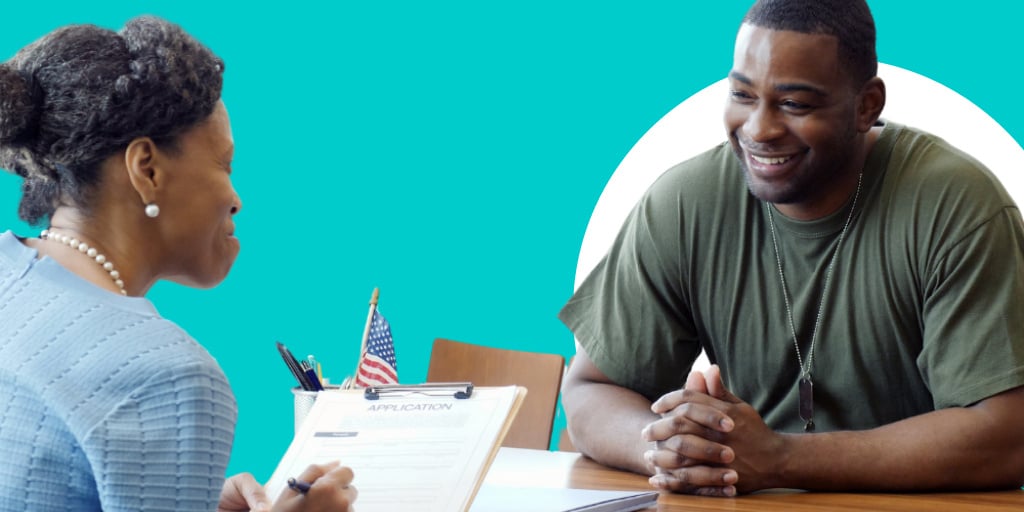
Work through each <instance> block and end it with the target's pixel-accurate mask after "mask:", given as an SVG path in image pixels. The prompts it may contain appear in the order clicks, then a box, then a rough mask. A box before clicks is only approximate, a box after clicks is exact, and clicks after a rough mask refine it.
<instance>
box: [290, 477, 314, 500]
mask: <svg viewBox="0 0 1024 512" xmlns="http://www.w3.org/2000/svg"><path fill="white" fill-rule="evenodd" d="M311 486H312V484H310V483H307V482H303V481H302V480H296V479H294V478H289V479H288V487H290V488H291V489H292V490H293V491H295V492H297V493H299V494H301V495H303V496H305V495H306V493H307V492H309V488H310V487H311Z"/></svg>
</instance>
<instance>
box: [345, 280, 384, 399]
mask: <svg viewBox="0 0 1024 512" xmlns="http://www.w3.org/2000/svg"><path fill="white" fill-rule="evenodd" d="M379 297H380V288H374V289H373V295H372V296H371V297H370V312H369V313H367V314H366V327H365V328H363V343H362V346H361V347H360V348H359V360H358V361H356V372H355V373H353V374H352V385H353V386H355V382H356V378H358V375H359V367H360V366H362V364H363V356H364V355H366V340H367V339H368V338H369V337H370V324H372V323H373V312H374V311H376V310H377V299H378V298H379Z"/></svg>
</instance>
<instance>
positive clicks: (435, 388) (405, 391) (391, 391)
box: [363, 382, 473, 400]
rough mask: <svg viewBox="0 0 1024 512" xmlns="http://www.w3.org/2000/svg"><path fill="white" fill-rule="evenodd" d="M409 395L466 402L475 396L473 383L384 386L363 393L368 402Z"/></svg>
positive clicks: (372, 387) (371, 388) (367, 389)
mask: <svg viewBox="0 0 1024 512" xmlns="http://www.w3.org/2000/svg"><path fill="white" fill-rule="evenodd" d="M409 395H423V396H451V397H454V398H457V399H459V400H465V399H467V398H469V397H471V396H473V383H472V382H428V383H426V384H415V385H411V386H410V385H405V384H382V385H379V386H370V387H368V388H366V389H365V390H364V391H363V397H364V398H366V399H367V400H377V399H380V398H381V397H389V396H391V397H402V396H409Z"/></svg>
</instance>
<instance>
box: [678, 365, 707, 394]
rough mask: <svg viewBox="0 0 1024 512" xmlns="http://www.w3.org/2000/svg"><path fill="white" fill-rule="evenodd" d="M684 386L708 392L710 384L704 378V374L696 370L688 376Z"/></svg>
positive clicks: (692, 389)
mask: <svg viewBox="0 0 1024 512" xmlns="http://www.w3.org/2000/svg"><path fill="white" fill-rule="evenodd" d="M683 388H684V389H689V390H690V391H696V392H698V393H704V394H708V384H707V381H706V380H705V379H704V374H703V373H701V372H699V371H696V370H694V371H692V372H690V375H688V376H687V377H686V385H685V386H683Z"/></svg>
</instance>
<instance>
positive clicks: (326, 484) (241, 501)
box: [217, 462, 359, 512]
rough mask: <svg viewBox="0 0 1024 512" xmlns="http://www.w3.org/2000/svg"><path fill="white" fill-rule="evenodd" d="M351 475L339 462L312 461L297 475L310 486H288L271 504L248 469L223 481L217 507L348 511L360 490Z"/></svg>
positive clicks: (222, 511)
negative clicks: (304, 488) (295, 487)
mask: <svg viewBox="0 0 1024 512" xmlns="http://www.w3.org/2000/svg"><path fill="white" fill-rule="evenodd" d="M352 477H353V474H352V470H351V469H349V468H348V467H346V466H342V465H341V464H340V463H339V462H330V463H327V464H313V465H310V466H309V467H307V468H306V470H305V471H303V472H302V474H301V475H299V477H298V481H299V482H302V483H304V484H308V490H307V491H306V492H304V493H302V492H299V491H297V490H295V489H294V488H288V487H286V488H285V489H284V490H283V491H282V492H281V496H279V497H278V499H277V502H275V503H274V505H273V507H270V505H269V503H270V500H269V499H267V494H266V491H265V490H264V489H263V486H262V485H260V484H259V483H258V482H257V481H256V479H254V478H253V477H252V475H250V474H249V473H241V474H238V475H235V476H233V477H231V478H229V479H227V481H225V482H224V488H223V490H222V491H221V495H220V503H219V504H218V507H217V511H218V512H243V511H250V510H251V511H253V512H257V511H258V512H266V511H273V512H320V511H324V512H326V511H337V512H349V511H350V510H351V506H352V503H353V502H354V501H355V500H356V497H357V496H358V494H359V493H358V491H356V488H355V487H354V486H353V485H352ZM303 487H305V486H303Z"/></svg>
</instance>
